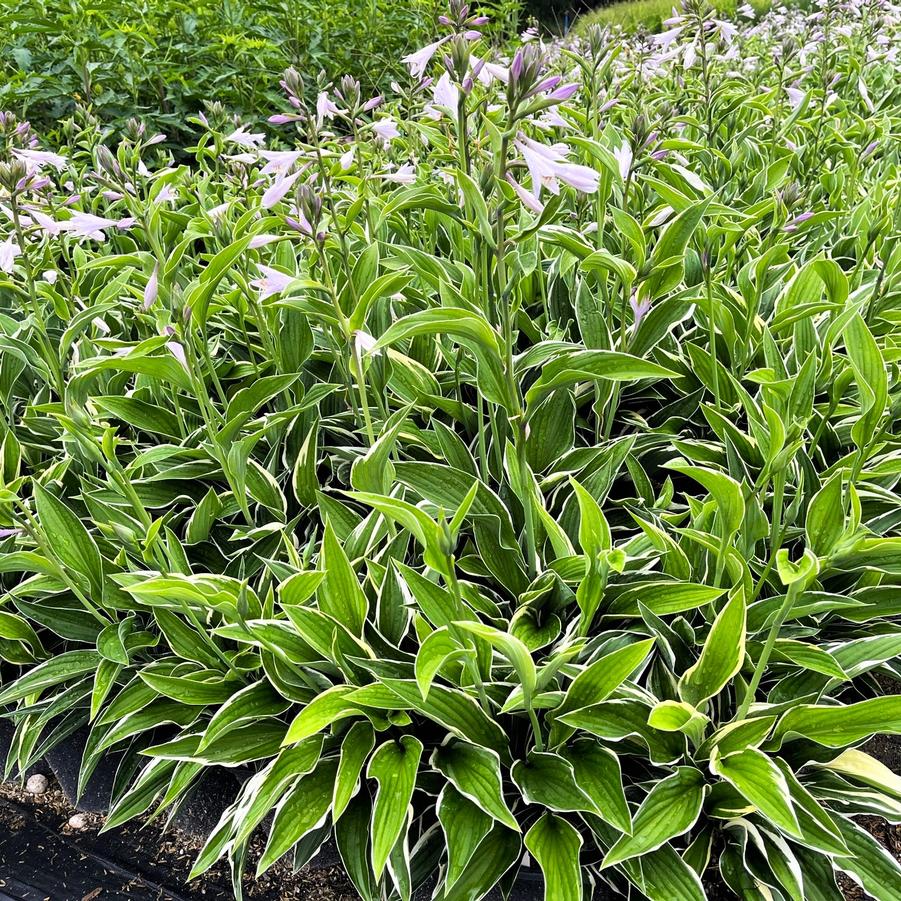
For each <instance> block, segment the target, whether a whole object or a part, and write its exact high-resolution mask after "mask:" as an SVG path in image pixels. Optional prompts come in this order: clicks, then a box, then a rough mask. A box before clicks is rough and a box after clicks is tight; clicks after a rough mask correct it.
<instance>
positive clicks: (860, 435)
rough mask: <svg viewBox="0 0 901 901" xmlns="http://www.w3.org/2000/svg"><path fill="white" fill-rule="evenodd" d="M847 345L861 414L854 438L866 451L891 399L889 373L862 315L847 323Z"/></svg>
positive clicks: (854, 429)
mask: <svg viewBox="0 0 901 901" xmlns="http://www.w3.org/2000/svg"><path fill="white" fill-rule="evenodd" d="M845 348H846V350H847V351H848V357H849V358H850V361H851V366H852V368H853V370H854V380H855V381H856V382H857V392H858V398H859V404H860V416H859V417H858V419H857V422H855V423H854V425H853V426H852V427H851V437H852V438H853V440H854V443H855V444H856V445H857V446H858V448H860V449H861V451H863V450H864V449H866V448H867V447H869V446H870V444H871V442H872V441H873V435H874V434H875V433H876V428H877V426H878V424H879V421H880V420H881V419H882V414H883V413H884V412H885V406H886V403H887V400H888V375H887V374H886V371H885V361H884V360H883V359H882V354H881V353H880V351H879V345H878V344H877V343H876V340H875V338H874V337H873V335H872V333H871V332H870V330H869V328H867V325H866V323H865V322H864V320H863V317H861V316H860V315H859V314H856V315H855V316H853V317H852V318H851V320H850V321H849V322H848V324H847V325H846V326H845Z"/></svg>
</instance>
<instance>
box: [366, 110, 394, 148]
mask: <svg viewBox="0 0 901 901" xmlns="http://www.w3.org/2000/svg"><path fill="white" fill-rule="evenodd" d="M372 130H373V131H374V132H375V133H376V135H377V137H378V139H379V140H380V141H381V142H382V143H383V144H386V145H387V144H389V143H390V142H391V141H392V140H393V139H394V138H398V137H400V131H399V130H398V128H397V122H395V121H394V119H392V118H390V117H388V118H385V119H379V120H378V122H373V123H372Z"/></svg>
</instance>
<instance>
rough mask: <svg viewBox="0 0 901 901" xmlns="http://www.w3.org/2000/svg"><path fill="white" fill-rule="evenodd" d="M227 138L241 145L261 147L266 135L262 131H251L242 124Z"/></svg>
mask: <svg viewBox="0 0 901 901" xmlns="http://www.w3.org/2000/svg"><path fill="white" fill-rule="evenodd" d="M225 140H226V141H229V142H230V143H232V144H237V145H238V146H239V147H259V146H260V145H261V144H262V143H263V142H264V141H265V140H266V135H264V134H263V133H262V132H249V131H247V129H246V128H245V127H244V126H243V125H242V126H241V127H240V128H236V129H235V130H234V131H233V132H232V133H231V134H230V135H228V137H227V138H226V139H225Z"/></svg>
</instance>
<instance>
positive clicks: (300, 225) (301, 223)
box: [285, 207, 313, 238]
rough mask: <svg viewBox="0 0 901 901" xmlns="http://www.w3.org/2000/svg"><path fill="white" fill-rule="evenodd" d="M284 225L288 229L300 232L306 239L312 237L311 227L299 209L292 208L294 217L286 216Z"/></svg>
mask: <svg viewBox="0 0 901 901" xmlns="http://www.w3.org/2000/svg"><path fill="white" fill-rule="evenodd" d="M285 224H286V225H287V226H288V228H293V229H294V231H296V232H300V233H301V234H302V235H306V236H307V237H308V238H311V237H312V236H313V226H312V225H310V222H309V220H308V219H307V217H306V216H305V215H304V213H303V210H302V209H300V208H299V207H295V208H294V216H293V217H291V216H286V217H285Z"/></svg>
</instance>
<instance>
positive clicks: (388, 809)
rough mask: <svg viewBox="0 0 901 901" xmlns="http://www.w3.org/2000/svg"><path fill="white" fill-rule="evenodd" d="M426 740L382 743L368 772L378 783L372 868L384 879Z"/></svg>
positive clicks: (404, 822) (405, 738)
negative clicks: (386, 865) (423, 743)
mask: <svg viewBox="0 0 901 901" xmlns="http://www.w3.org/2000/svg"><path fill="white" fill-rule="evenodd" d="M421 756H422V742H421V741H419V739H418V738H414V737H413V736H412V735H403V736H401V737H400V739H399V740H398V741H386V742H385V743H384V744H382V745H379V747H378V748H377V749H376V751H375V753H374V754H373V755H372V757H371V758H370V760H369V766H368V767H367V770H366V774H367V775H368V776H369V778H370V779H375V780H376V781H377V782H378V791H377V792H376V796H375V804H374V806H373V810H372V869H373V872H374V873H375V876H376V879H380V878H381V875H382V871H383V870H384V869H385V864H386V863H387V861H388V855H389V854H390V853H391V850H392V848H394V846H395V844H396V843H397V840H398V838H400V835H401V833H402V832H403V831H404V829H405V828H406V825H407V817H408V808H409V806H410V799H411V798H412V797H413V788H414V787H415V785H416V775H417V772H418V768H419V758H420V757H421Z"/></svg>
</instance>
